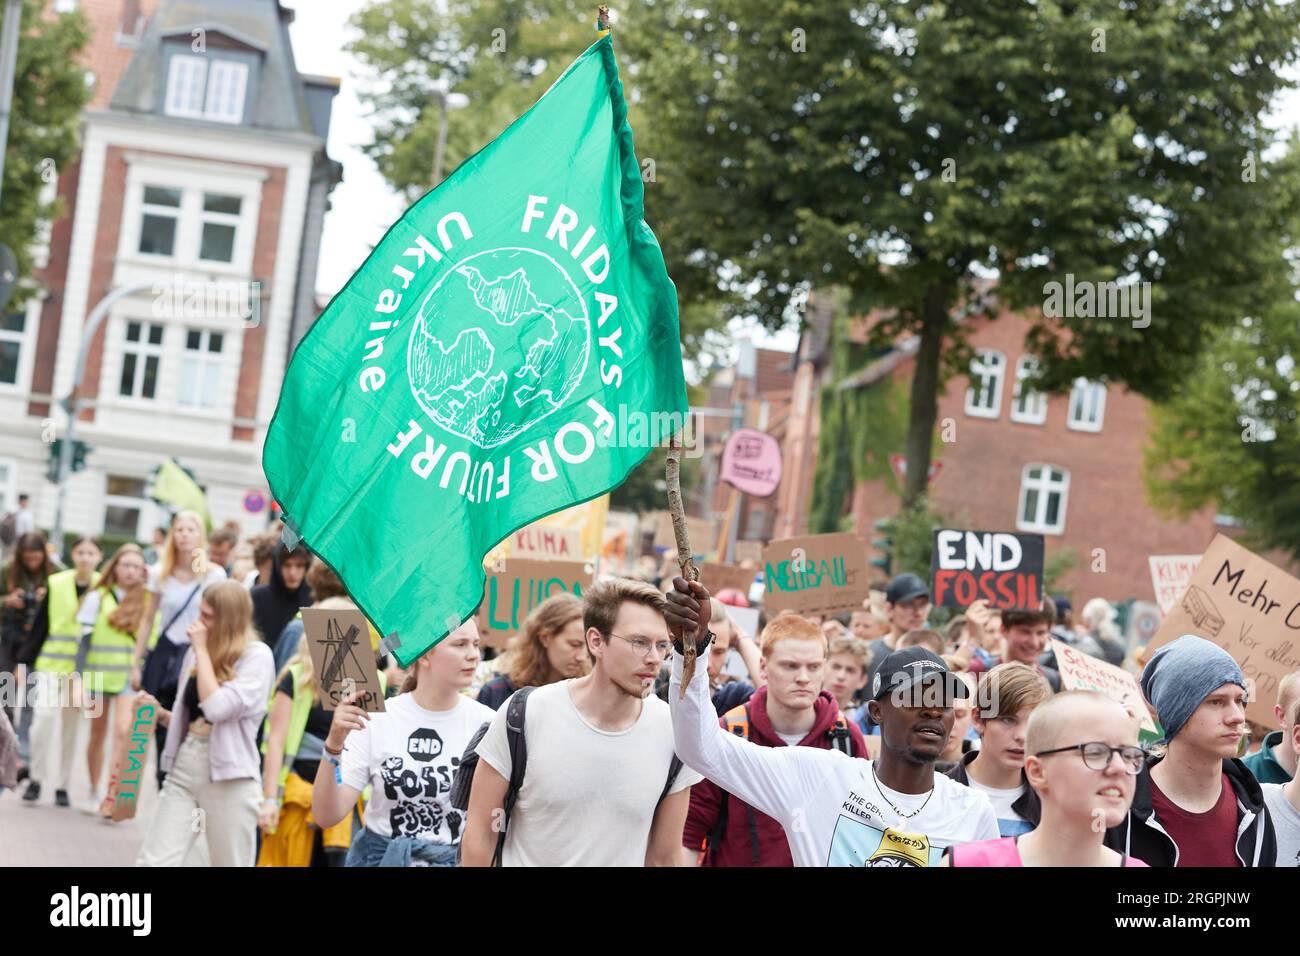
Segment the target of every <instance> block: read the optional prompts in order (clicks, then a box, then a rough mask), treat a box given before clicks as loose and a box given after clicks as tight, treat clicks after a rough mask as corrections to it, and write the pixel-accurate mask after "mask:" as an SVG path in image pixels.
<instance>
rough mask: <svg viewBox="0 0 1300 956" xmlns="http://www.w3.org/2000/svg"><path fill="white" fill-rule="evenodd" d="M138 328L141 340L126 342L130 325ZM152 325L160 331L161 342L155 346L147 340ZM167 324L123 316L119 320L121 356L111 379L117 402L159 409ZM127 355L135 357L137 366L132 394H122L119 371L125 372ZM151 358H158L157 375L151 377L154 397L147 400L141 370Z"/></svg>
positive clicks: (120, 372) (120, 373)
mask: <svg viewBox="0 0 1300 956" xmlns="http://www.w3.org/2000/svg"><path fill="white" fill-rule="evenodd" d="M133 324H138V325H139V326H140V341H138V342H132V341H130V340H129V339H127V337H126V335H127V330H128V328H129V327H130V326H131V325H133ZM151 325H156V326H159V327H160V328H161V329H162V341H161V342H159V343H158V344H157V345H155V344H153V343H152V342H150V341H149V327H150V326H151ZM167 338H168V336H167V323H166V322H159V321H157V320H156V319H141V318H134V317H126V318H124V319H122V325H121V333H120V337H119V339H118V342H119V343H120V345H121V353H120V355H119V357H118V362H117V374H116V375H114V376H113V379H112V382H113V397H114V399H116V400H117V401H120V402H126V403H128V404H142V405H147V406H148V407H150V408H155V407H157V406H158V404H159V403H160V401H161V399H162V394H163V389H162V384H163V369H164V368H165V362H164V358H165V357H166V352H167ZM128 353H133V354H134V355H135V356H136V366H135V372H134V377H133V379H132V381H131V394H130V395H123V394H122V372H123V371H124V370H125V369H126V357H127V354H128ZM150 356H155V357H157V359H158V372H157V375H155V376H154V389H153V397H152V398H146V397H145V396H144V394H143V392H144V369H145V365H146V364H147V362H148V359H149V357H150Z"/></svg>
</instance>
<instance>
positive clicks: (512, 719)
mask: <svg viewBox="0 0 1300 956" xmlns="http://www.w3.org/2000/svg"><path fill="white" fill-rule="evenodd" d="M534 689H535V688H532V687H524V688H521V689H520V690H518V691H516V692H515V693H514V694H513V695H512V696H511V698H510V700H509V702H508V703H507V704H506V741H507V743H508V744H509V747H510V785H509V786H508V787H507V788H506V798H505V802H504V805H503V806H502V808H501V809H502V818H501V832H499V833H498V834H497V848H496V852H495V853H493V854H492V865H493V866H500V865H501V855H502V853H503V852H504V851H505V846H506V827H508V826H509V825H510V814H511V812H512V811H513V810H514V808H515V799H516V798H517V797H518V796H519V790H520V788H521V787H523V785H524V771H525V770H526V769H527V768H528V740H527V738H526V737H525V736H524V716H525V712H526V710H527V708H528V695H529V694H531V693H532V692H533V690H534Z"/></svg>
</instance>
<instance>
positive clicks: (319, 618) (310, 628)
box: [302, 607, 384, 714]
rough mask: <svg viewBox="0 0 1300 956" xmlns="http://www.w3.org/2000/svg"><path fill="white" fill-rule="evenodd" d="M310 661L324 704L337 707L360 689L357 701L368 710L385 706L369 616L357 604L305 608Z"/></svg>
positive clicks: (303, 612) (304, 616) (327, 708)
mask: <svg viewBox="0 0 1300 956" xmlns="http://www.w3.org/2000/svg"><path fill="white" fill-rule="evenodd" d="M302 624H303V630H304V632H305V633H306V635H307V643H308V645H309V646H310V648H311V663H312V667H313V668H314V669H315V671H316V676H317V678H318V679H319V680H320V689H321V707H323V708H324V709H325V710H335V709H336V708H337V707H338V705H339V704H340V703H342V701H343V698H345V697H347V696H348V695H349V694H353V693H355V692H357V691H361V696H360V697H358V698H357V699H356V700H355V701H353V703H354V704H356V705H357V706H358V707H360V708H362V709H363V710H365V711H366V712H367V713H371V714H374V713H381V712H382V711H383V709H384V690H383V688H382V687H381V686H380V684H379V673H378V671H377V670H376V669H375V653H374V651H373V650H372V649H371V646H370V630H369V627H368V625H367V623H366V616H365V615H364V614H362V613H361V612H360V611H358V610H357V609H356V608H339V609H334V608H329V609H326V608H319V607H305V608H303V609H302Z"/></svg>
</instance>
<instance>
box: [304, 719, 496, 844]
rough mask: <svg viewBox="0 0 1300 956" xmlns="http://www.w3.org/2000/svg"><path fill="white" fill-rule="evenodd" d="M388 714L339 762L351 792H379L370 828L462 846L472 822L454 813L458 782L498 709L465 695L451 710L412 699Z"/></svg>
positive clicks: (358, 736) (358, 735)
mask: <svg viewBox="0 0 1300 956" xmlns="http://www.w3.org/2000/svg"><path fill="white" fill-rule="evenodd" d="M384 707H385V710H384V712H383V713H378V714H371V715H370V719H369V720H368V721H367V722H366V725H365V726H364V727H363V728H361V729H360V730H354V731H352V732H351V733H350V734H348V738H347V742H346V743H345V744H344V745H343V756H342V758H341V759H340V764H341V766H340V768H339V769H340V772H341V775H342V777H343V784H344V786H348V787H353V788H354V789H356V790H364V789H365V788H366V786H367V785H369V786H370V787H371V788H372V789H371V791H370V803H369V804H368V805H367V807H366V827H367V828H368V829H370V830H373V831H375V833H378V834H379V835H380V836H382V837H386V838H388V839H392V838H393V837H394V836H398V837H414V838H416V839H419V840H428V841H429V842H431V843H438V844H442V845H444V846H453V845H455V844H457V843H459V842H460V838H461V836H462V835H463V834H464V832H465V815H464V814H463V813H462V812H461V811H459V810H456V809H454V808H453V807H452V805H451V779H452V777H453V776H454V775H455V773H456V768H457V767H459V766H460V758H461V756H462V755H463V754H464V753H465V748H466V747H467V746H468V745H469V740H470V738H471V737H473V736H474V733H475V731H477V730H478V729H479V728H480V727H482V726H483V724H485V723H486V722H487V721H489V720H491V719H492V717H493V713H492V710H491V708H489V707H485V706H484V705H482V704H480V703H479V702H478V701H476V700H470V699H469V698H468V697H465V696H463V695H462V696H460V697H459V698H458V699H457V700H456V706H455V707H453V708H452V709H451V710H425V709H424V708H423V707H421V706H420V705H419V704H417V703H416V702H415V697H414V695H412V694H399V695H397V696H396V697H393V698H391V699H390V700H387V701H385V702H384ZM326 769H329V768H326Z"/></svg>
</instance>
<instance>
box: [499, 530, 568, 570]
mask: <svg viewBox="0 0 1300 956" xmlns="http://www.w3.org/2000/svg"><path fill="white" fill-rule="evenodd" d="M510 553H511V554H512V555H514V556H515V557H519V558H537V559H539V560H543V561H580V560H582V558H583V554H582V532H581V531H579V530H578V529H577V528H549V527H547V526H545V525H529V526H528V527H527V528H520V529H519V530H518V531H516V532H515V533H514V534H512V535H511V536H510Z"/></svg>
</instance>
